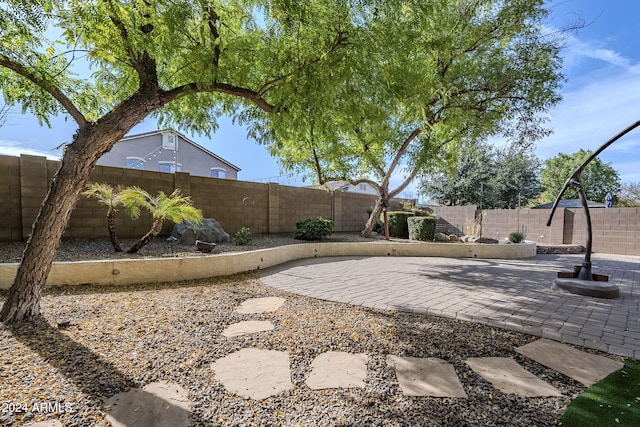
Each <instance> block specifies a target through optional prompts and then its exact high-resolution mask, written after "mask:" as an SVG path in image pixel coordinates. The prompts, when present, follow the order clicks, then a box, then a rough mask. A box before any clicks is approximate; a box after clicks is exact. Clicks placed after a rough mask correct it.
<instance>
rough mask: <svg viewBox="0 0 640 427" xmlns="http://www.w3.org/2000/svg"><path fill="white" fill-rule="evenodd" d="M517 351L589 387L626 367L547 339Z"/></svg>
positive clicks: (606, 358) (620, 363) (524, 346)
mask: <svg viewBox="0 0 640 427" xmlns="http://www.w3.org/2000/svg"><path fill="white" fill-rule="evenodd" d="M516 351H517V352H518V353H520V354H522V355H523V356H526V357H528V358H529V359H532V360H535V361H536V362H538V363H540V364H542V365H545V366H547V367H549V368H551V369H554V370H556V371H558V372H560V373H562V374H564V375H566V376H568V377H571V378H573V379H574V380H576V381H579V382H581V383H582V384H584V385H586V386H587V387H588V386H590V385H592V384H595V383H597V382H598V381H600V380H601V379H603V378H604V377H606V376H607V375H609V374H610V373H612V372H615V371H617V370H618V369H622V367H623V366H624V363H622V362H618V361H615V360H611V359H609V358H608V357H604V356H598V355H595V354H590V353H586V352H584V351H582V350H578V349H575V348H573V347H570V346H568V345H566V344H562V343H559V342H556V341H551V340H548V339H545V338H542V339H540V340H538V341H534V342H532V343H529V344H526V345H523V346H522V347H519V348H517V349H516Z"/></svg>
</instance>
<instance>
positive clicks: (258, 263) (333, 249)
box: [0, 241, 536, 289]
mask: <svg viewBox="0 0 640 427" xmlns="http://www.w3.org/2000/svg"><path fill="white" fill-rule="evenodd" d="M328 256H404V257H424V256H429V257H446V258H485V259H517V258H529V257H534V256H536V244H535V243H534V242H525V243H519V244H498V245H491V244H477V243H432V242H394V241H391V242H387V241H377V242H357V243H343V242H341V243H327V242H324V243H303V244H295V245H287V246H279V247H276V248H269V249H260V250H256V251H249V252H235V253H224V254H218V255H212V256H197V257H180V258H170V257H167V258H145V259H122V260H100V261H78V262H54V263H53V266H52V269H51V273H50V274H49V278H48V280H47V285H48V286H62V285H81V284H98V285H125V284H136V283H150V282H173V281H178V280H192V279H201V278H206V277H215V276H226V275H230V274H236V273H242V272H245V271H251V270H257V269H265V268H268V267H273V266H275V265H278V264H282V263H285V262H288V261H293V260H297V259H303V258H314V257H328ZM17 268H18V264H17V263H11V264H0V289H9V287H10V286H11V283H12V282H13V279H14V277H15V275H16V271H17Z"/></svg>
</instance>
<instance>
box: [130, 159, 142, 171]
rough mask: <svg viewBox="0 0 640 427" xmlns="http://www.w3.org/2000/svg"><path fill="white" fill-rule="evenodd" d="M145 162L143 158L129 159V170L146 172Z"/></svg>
mask: <svg viewBox="0 0 640 427" xmlns="http://www.w3.org/2000/svg"><path fill="white" fill-rule="evenodd" d="M144 163H145V160H144V159H143V158H142V157H133V156H132V157H127V168H129V169H141V170H144Z"/></svg>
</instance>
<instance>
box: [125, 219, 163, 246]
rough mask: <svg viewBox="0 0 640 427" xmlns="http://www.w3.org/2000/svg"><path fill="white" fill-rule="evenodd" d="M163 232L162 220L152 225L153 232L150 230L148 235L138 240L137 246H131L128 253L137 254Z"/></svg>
mask: <svg viewBox="0 0 640 427" xmlns="http://www.w3.org/2000/svg"><path fill="white" fill-rule="evenodd" d="M161 230H162V220H156V221H153V224H152V225H151V230H149V232H148V233H147V234H145V235H144V236H142V237H141V238H140V240H138V241H137V242H136V243H135V245H133V246H131V248H129V250H128V251H127V253H128V254H135V253H136V252H138V251H139V250H140V249H142V248H143V247H145V246H147V245H148V244H149V242H150V241H152V240H153V239H154V238H155V237H156V236H157V235H158V234H160V231H161Z"/></svg>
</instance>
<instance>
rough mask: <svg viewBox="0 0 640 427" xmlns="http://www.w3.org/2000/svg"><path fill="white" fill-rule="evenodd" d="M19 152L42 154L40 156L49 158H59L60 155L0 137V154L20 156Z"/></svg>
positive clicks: (32, 154) (34, 154) (33, 154)
mask: <svg viewBox="0 0 640 427" xmlns="http://www.w3.org/2000/svg"><path fill="white" fill-rule="evenodd" d="M20 154H28V155H31V156H42V157H46V158H47V159H49V160H60V156H57V155H54V154H51V153H47V152H44V151H41V150H36V149H32V148H27V147H24V146H21V145H20V143H18V142H16V141H9V140H5V139H0V155H2V156H20Z"/></svg>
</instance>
